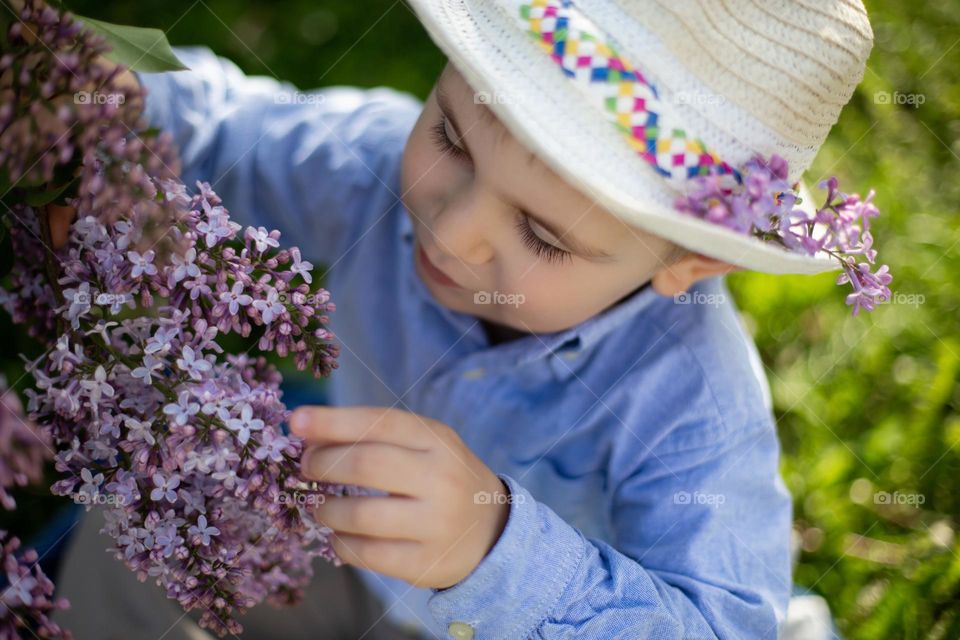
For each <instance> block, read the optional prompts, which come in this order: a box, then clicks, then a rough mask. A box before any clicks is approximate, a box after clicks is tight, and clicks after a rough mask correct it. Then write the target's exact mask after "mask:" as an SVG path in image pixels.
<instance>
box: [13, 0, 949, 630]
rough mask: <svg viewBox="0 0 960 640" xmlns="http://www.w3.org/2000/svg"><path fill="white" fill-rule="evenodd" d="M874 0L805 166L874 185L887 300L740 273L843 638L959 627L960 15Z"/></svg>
mask: <svg viewBox="0 0 960 640" xmlns="http://www.w3.org/2000/svg"><path fill="white" fill-rule="evenodd" d="M68 4H69V5H70V6H71V8H73V9H74V10H75V11H77V12H78V13H81V14H84V15H89V16H91V17H94V18H98V19H102V20H109V21H113V22H118V23H127V24H136V25H140V26H150V27H158V28H161V29H163V30H164V31H166V32H167V35H168V38H169V39H170V41H171V42H172V43H173V44H175V45H179V44H204V45H207V46H210V47H211V48H213V49H214V50H215V51H216V52H217V53H220V54H222V55H226V56H228V57H230V58H231V59H233V60H235V61H236V62H237V63H238V64H239V65H240V66H241V67H242V68H243V69H244V70H245V71H246V72H247V73H252V74H266V75H272V76H275V77H278V78H282V79H284V80H289V81H291V82H293V83H294V84H296V85H297V86H298V87H300V88H304V89H307V88H313V87H318V86H328V85H337V84H348V85H359V86H377V85H381V84H383V85H390V86H393V87H397V88H400V89H403V90H407V91H410V92H411V93H414V94H415V95H417V96H418V97H420V98H425V97H426V95H427V93H428V92H429V90H430V87H431V86H432V84H433V82H434V80H435V78H436V76H437V74H438V73H439V71H440V70H441V68H442V66H443V63H444V57H443V55H442V54H441V53H440V52H439V51H438V50H437V49H436V48H435V47H434V46H433V44H432V43H431V42H430V40H429V38H428V37H427V35H426V33H425V32H424V30H423V28H422V27H421V26H420V25H419V23H418V22H417V20H416V18H415V16H414V15H413V13H412V11H411V10H410V8H409V7H408V6H407V5H406V4H404V3H403V2H401V1H397V2H387V1H383V0H365V1H364V2H362V3H359V2H358V3H347V2H336V3H335V2H329V1H317V0H293V1H290V2H285V3H283V4H282V5H277V4H275V3H270V2H266V1H264V0H257V1H253V2H244V3H237V2H231V1H229V0H196V1H191V0H184V1H181V2H170V1H169V0H140V1H139V2H136V3H133V2H129V3H103V2H99V1H95V0H74V1H71V2H68ZM867 6H868V10H869V11H870V15H871V22H872V24H873V26H874V31H875V35H876V43H875V46H874V50H873V54H872V56H871V58H870V61H869V69H868V70H867V72H866V76H865V77H864V80H863V82H862V84H861V85H860V88H859V89H858V91H857V93H856V94H855V96H854V97H853V99H852V101H851V103H850V104H849V105H848V106H847V107H846V109H844V111H843V114H842V116H841V118H840V121H839V123H838V124H837V125H836V127H835V128H834V129H833V131H832V132H831V134H830V138H829V140H828V141H827V143H826V145H825V146H824V148H823V150H822V151H821V153H820V154H819V156H818V157H817V160H816V162H815V164H814V166H813V168H812V169H811V171H809V172H808V174H807V176H806V179H807V181H808V183H810V184H816V182H818V181H819V180H820V179H823V178H825V177H827V176H829V175H831V174H836V175H838V177H839V178H840V182H841V185H842V186H845V187H848V188H851V190H853V188H852V186H855V187H856V189H857V190H859V191H861V193H865V192H866V190H867V189H868V188H869V187H870V186H873V187H875V188H876V189H877V191H878V195H877V197H876V202H877V204H878V206H879V207H880V210H881V212H882V215H881V217H880V218H879V219H878V220H877V221H876V222H875V223H874V227H875V229H876V230H877V232H876V236H877V237H878V245H877V246H878V249H879V254H880V258H881V262H886V263H888V264H889V265H890V268H891V271H892V272H893V274H894V281H893V283H892V288H893V290H894V292H895V295H894V299H893V300H892V301H891V303H890V304H887V305H885V306H883V307H881V308H880V309H878V310H877V311H876V312H874V313H872V314H870V313H866V314H861V315H860V316H859V317H856V318H852V317H850V315H849V308H848V307H845V306H844V304H843V293H842V289H840V288H838V287H836V286H835V285H834V284H833V278H834V276H833V275H830V274H825V275H821V276H815V277H803V276H796V277H784V276H767V275H763V274H754V273H738V274H733V275H732V276H731V277H730V284H731V288H732V289H733V291H734V293H735V295H736V297H737V300H738V303H739V304H740V307H741V308H742V310H743V312H744V319H745V321H746V323H747V325H748V327H749V328H750V329H751V331H752V332H753V334H754V337H755V339H756V342H757V345H758V347H759V349H760V352H761V355H762V357H763V360H764V362H765V363H766V365H767V376H768V378H769V380H770V384H771V388H772V390H773V395H774V402H775V411H776V416H777V419H778V424H779V429H780V434H781V438H782V441H783V449H784V460H783V471H784V476H785V478H786V481H787V483H788V485H789V486H790V488H791V490H792V492H793V495H794V496H795V501H796V502H795V505H796V506H795V512H796V520H797V531H798V533H799V536H800V539H801V540H802V545H803V551H802V552H801V554H800V558H799V564H798V566H797V569H796V573H795V579H796V582H797V583H798V584H800V585H803V586H806V587H808V588H810V589H812V590H813V591H815V592H817V593H819V594H821V595H823V596H824V597H826V598H827V600H828V601H829V603H830V606H831V608H832V609H833V612H834V614H835V616H836V617H837V622H838V625H839V626H840V628H841V630H842V632H843V634H844V635H845V636H846V637H848V638H851V639H854V640H857V639H875V638H960V542H958V539H957V536H956V530H957V527H958V525H960V494H958V493H957V492H956V491H955V489H956V488H957V485H958V477H960V385H958V371H960V332H958V327H960V323H958V316H960V282H958V280H960V222H958V218H957V209H958V204H960V180H958V179H957V175H958V170H960V40H958V38H960V12H958V11H957V6H956V4H955V3H954V2H947V1H945V0H938V1H934V2H924V3H905V2H894V1H893V0H882V1H880V0H876V1H869V0H868V1H867ZM921 101H922V104H918V103H919V102H921ZM814 193H815V195H817V196H818V197H819V195H820V192H819V191H815V192H814ZM0 331H3V332H4V335H5V336H15V338H14V339H13V340H10V339H5V340H4V341H3V342H2V347H0V348H2V352H0V353H2V355H0V357H2V359H3V360H2V363H3V370H4V371H6V373H7V376H8V379H9V380H11V382H12V381H16V380H18V379H20V375H21V373H22V367H21V365H20V361H19V359H17V358H16V353H18V352H19V351H27V352H31V353H32V352H35V347H34V346H32V345H31V344H30V343H29V341H28V340H25V339H24V337H23V335H22V333H20V332H19V331H18V330H16V329H14V328H11V327H10V326H9V323H8V320H7V319H6V318H3V319H0ZM25 384H26V379H20V382H19V383H18V389H21V390H22V389H23V386H24V385H25ZM32 493H37V492H32ZM31 497H33V498H35V499H36V500H37V501H39V503H40V504H44V505H45V504H47V503H46V499H41V498H40V497H39V496H31V495H28V496H27V497H26V499H27V500H28V501H29V499H30V498H31ZM34 519H36V518H34ZM24 527H26V528H28V529H30V528H32V525H31V524H30V523H26V522H21V523H19V525H18V526H17V527H15V528H16V529H21V528H24Z"/></svg>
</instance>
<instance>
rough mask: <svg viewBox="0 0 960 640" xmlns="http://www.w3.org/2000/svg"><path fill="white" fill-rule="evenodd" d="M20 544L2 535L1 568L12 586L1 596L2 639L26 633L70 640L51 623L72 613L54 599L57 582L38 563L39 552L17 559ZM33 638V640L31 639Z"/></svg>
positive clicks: (67, 605) (0, 541)
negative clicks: (60, 614) (58, 615)
mask: <svg viewBox="0 0 960 640" xmlns="http://www.w3.org/2000/svg"><path fill="white" fill-rule="evenodd" d="M19 547H20V540H19V539H17V538H15V537H8V535H7V532H6V531H0V564H2V566H3V570H4V572H5V573H6V578H7V583H8V586H7V587H5V588H4V589H3V593H2V595H0V603H2V605H3V606H2V613H0V638H10V639H13V638H22V637H24V633H23V632H24V630H29V631H30V633H31V634H33V635H35V636H36V637H38V638H50V639H62V640H69V639H70V638H71V635H70V633H69V632H67V631H64V630H63V629H61V628H60V626H59V625H57V624H56V623H55V622H53V621H52V620H51V619H50V616H51V615H53V614H54V613H55V612H56V611H58V610H63V609H68V608H69V606H70V604H69V603H68V602H67V601H66V600H65V599H63V598H59V599H55V598H54V597H53V593H54V587H53V582H51V581H50V579H49V578H47V576H46V575H45V574H44V573H43V570H42V569H41V568H40V563H39V562H37V558H38V556H37V552H36V551H34V550H33V549H28V550H27V551H26V552H24V553H23V554H22V556H21V557H17V554H16V551H17V549H18V548H19ZM31 637H32V636H31Z"/></svg>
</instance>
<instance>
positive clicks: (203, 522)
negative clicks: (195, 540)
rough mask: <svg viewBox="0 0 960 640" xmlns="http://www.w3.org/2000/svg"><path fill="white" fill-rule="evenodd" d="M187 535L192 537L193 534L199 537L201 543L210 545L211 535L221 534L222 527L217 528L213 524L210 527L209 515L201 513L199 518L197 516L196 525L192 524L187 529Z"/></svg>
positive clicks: (206, 545)
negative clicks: (208, 522) (208, 524)
mask: <svg viewBox="0 0 960 640" xmlns="http://www.w3.org/2000/svg"><path fill="white" fill-rule="evenodd" d="M187 535H189V536H191V537H193V536H197V537H199V539H200V544H202V545H203V546H205V547H209V546H210V536H218V535H220V529H217V528H216V527H213V526H209V527H208V526H207V517H206V516H204V515H201V516H200V517H199V518H197V524H196V526H193V525H191V526H190V528H189V529H187Z"/></svg>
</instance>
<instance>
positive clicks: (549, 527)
mask: <svg viewBox="0 0 960 640" xmlns="http://www.w3.org/2000/svg"><path fill="white" fill-rule="evenodd" d="M655 454H656V455H654V456H652V457H650V456H648V459H647V460H645V462H644V463H643V464H642V465H640V466H639V467H638V468H636V469H635V470H634V471H633V472H631V473H630V474H628V475H627V477H625V478H622V479H621V480H620V481H619V482H618V483H617V485H616V487H615V491H614V493H613V496H612V504H611V510H612V522H613V528H614V535H615V540H614V543H615V544H614V545H611V544H608V543H606V542H604V541H602V540H598V539H592V538H586V537H584V535H583V534H582V533H581V532H580V531H579V530H578V529H577V528H575V527H573V526H572V525H570V524H568V523H567V522H566V521H564V520H563V519H562V518H561V517H560V516H558V515H557V513H556V512H555V511H553V510H552V509H551V508H550V507H548V506H546V505H544V504H542V503H539V502H537V501H536V500H535V499H534V498H533V496H532V495H531V494H530V492H529V491H527V490H526V489H525V488H524V487H523V486H522V485H520V484H519V483H518V482H517V481H516V480H515V479H514V478H512V477H510V476H508V475H506V474H498V475H499V477H500V478H501V479H502V480H503V481H504V482H506V483H507V485H508V487H509V489H510V493H511V505H510V513H509V516H508V519H507V524H506V526H505V528H504V531H503V533H502V534H501V536H500V538H499V539H498V541H497V542H496V543H495V544H494V546H493V548H492V549H491V550H490V552H489V553H488V554H487V556H486V557H484V559H483V560H482V561H481V562H480V564H479V565H477V567H476V568H475V569H474V571H473V572H472V573H471V574H470V575H468V576H467V577H466V578H464V579H463V580H462V581H461V582H459V583H457V584H455V585H453V586H452V587H449V588H447V589H442V590H436V589H433V590H432V591H433V594H432V595H431V596H430V600H429V602H428V606H429V609H430V611H431V614H432V615H433V616H434V617H435V618H436V619H437V620H438V622H440V623H441V624H443V625H449V624H450V623H452V622H457V621H459V622H461V623H465V624H468V625H470V626H472V627H473V628H474V632H475V637H478V638H503V639H514V638H517V639H524V638H542V639H552V638H557V639H559V638H582V639H593V638H596V639H601V638H602V639H608V638H656V639H658V640H662V639H668V638H669V639H673V638H676V639H678V640H679V639H681V638H682V639H689V638H736V639H742V638H776V637H777V634H778V628H779V624H780V623H781V622H782V621H783V619H784V617H785V614H786V608H787V602H788V599H789V594H790V586H791V575H790V550H789V539H790V522H791V500H790V496H789V493H788V492H787V491H786V488H785V486H784V485H783V482H782V480H781V479H780V476H779V472H778V458H779V442H778V440H777V438H776V434H775V431H774V427H773V424H772V421H771V422H770V423H767V424H765V425H763V426H761V427H759V428H754V429H747V430H743V431H742V432H741V434H740V435H739V436H736V435H733V436H730V437H727V438H724V439H723V441H719V440H718V441H716V442H714V443H712V444H711V445H702V446H697V447H695V448H693V449H681V448H677V449H674V450H671V451H665V450H659V451H656V452H655Z"/></svg>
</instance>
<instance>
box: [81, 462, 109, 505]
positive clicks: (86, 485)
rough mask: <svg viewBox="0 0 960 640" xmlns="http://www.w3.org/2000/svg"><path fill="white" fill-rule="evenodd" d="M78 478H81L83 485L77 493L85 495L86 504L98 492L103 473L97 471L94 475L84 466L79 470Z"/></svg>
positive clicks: (91, 500) (90, 501)
mask: <svg viewBox="0 0 960 640" xmlns="http://www.w3.org/2000/svg"><path fill="white" fill-rule="evenodd" d="M80 479H81V480H83V486H81V487H80V491H79V492H78V493H79V494H80V495H83V496H86V498H87V500H86V502H87V504H90V503H92V502H93V500H94V498H95V497H96V495H97V494H98V493H99V492H100V485H101V484H103V474H102V473H98V474H97V475H95V476H94V475H93V474H92V473H91V472H90V469H86V468H85V469H81V470H80Z"/></svg>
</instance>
